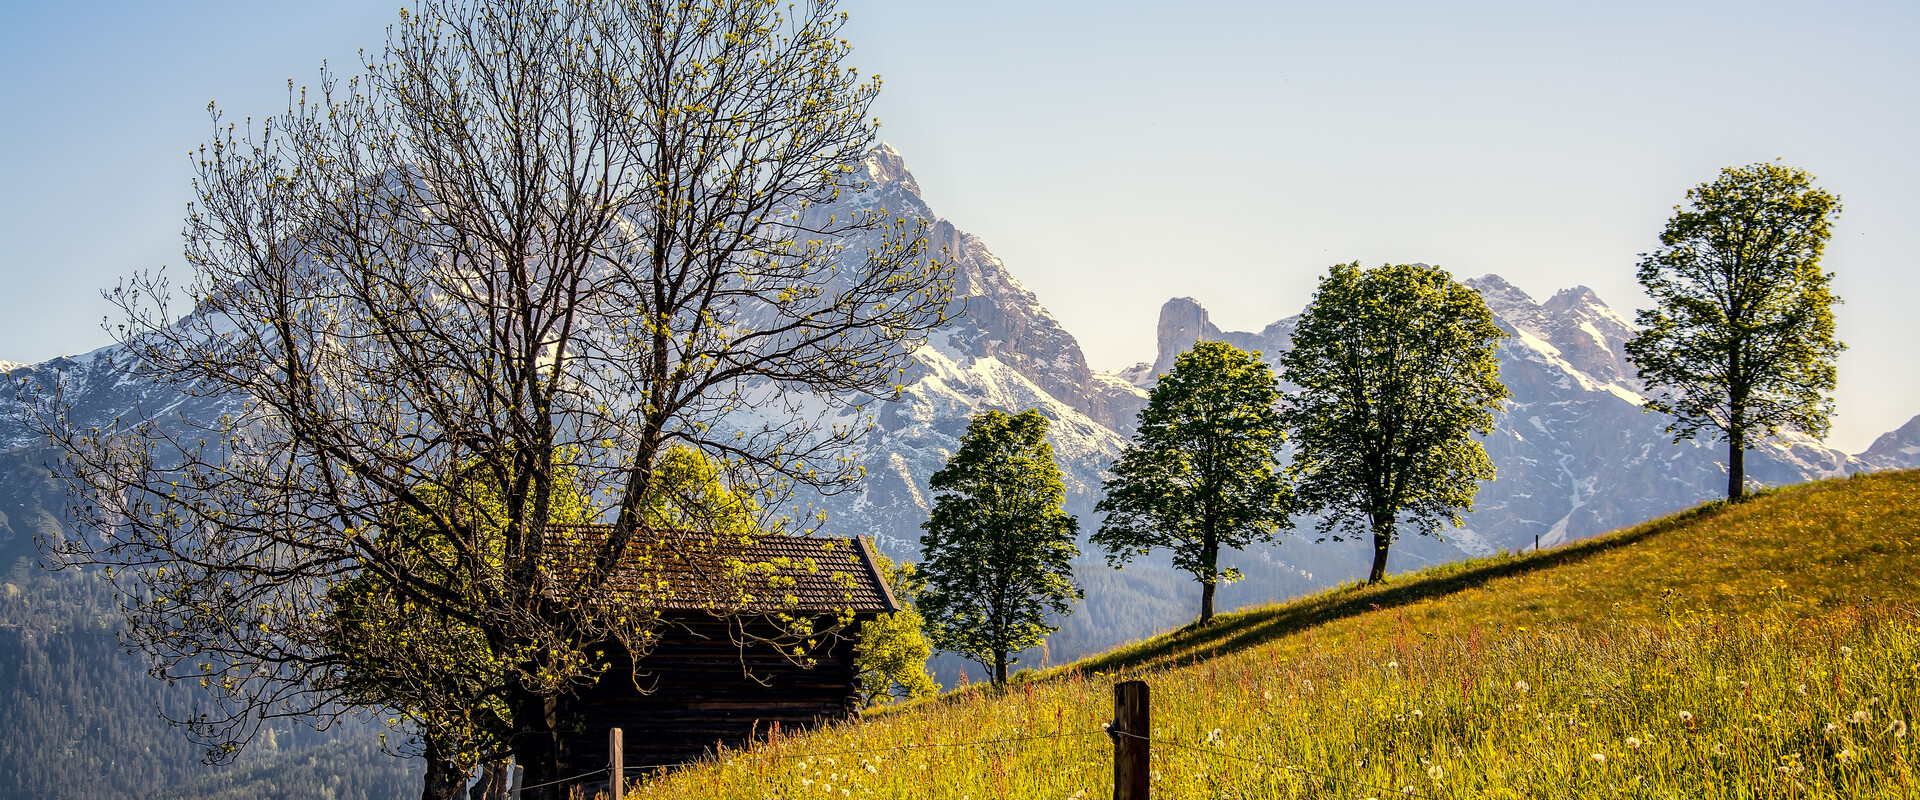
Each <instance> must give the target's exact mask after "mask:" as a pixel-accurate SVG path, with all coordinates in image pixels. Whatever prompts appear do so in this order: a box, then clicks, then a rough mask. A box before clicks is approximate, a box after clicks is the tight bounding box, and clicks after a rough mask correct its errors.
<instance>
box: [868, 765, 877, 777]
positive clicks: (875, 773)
mask: <svg viewBox="0 0 1920 800" xmlns="http://www.w3.org/2000/svg"><path fill="white" fill-rule="evenodd" d="M867 774H868V775H878V774H880V770H877V769H874V768H873V765H872V764H868V765H867Z"/></svg>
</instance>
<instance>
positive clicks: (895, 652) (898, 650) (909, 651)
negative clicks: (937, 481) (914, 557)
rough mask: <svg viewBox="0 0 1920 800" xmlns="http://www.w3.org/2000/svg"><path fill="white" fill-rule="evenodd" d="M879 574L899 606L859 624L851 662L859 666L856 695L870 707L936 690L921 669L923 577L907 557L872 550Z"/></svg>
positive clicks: (929, 648) (925, 646)
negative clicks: (898, 557) (902, 557)
mask: <svg viewBox="0 0 1920 800" xmlns="http://www.w3.org/2000/svg"><path fill="white" fill-rule="evenodd" d="M874 557H875V558H876V559H878V562H879V566H880V576H881V577H882V578H884V579H885V580H886V582H887V585H888V586H889V587H891V588H892V590H893V597H894V599H895V600H898V601H899V602H900V605H901V608H900V610H899V611H895V612H893V613H891V614H880V615H878V616H876V617H874V618H873V619H872V620H870V621H868V622H865V623H862V624H861V625H860V631H859V642H860V649H859V652H858V653H857V654H856V655H855V656H854V665H855V666H856V667H857V668H858V669H859V671H860V695H861V699H862V700H864V701H865V703H866V705H868V706H873V705H877V704H879V703H881V702H883V701H886V700H891V699H895V698H901V699H920V698H926V697H932V696H934V695H936V694H939V693H940V684H939V683H938V682H936V681H935V680H934V679H933V674H932V673H930V672H928V671H927V659H929V658H932V657H933V644H932V642H929V641H928V640H927V634H926V618H925V617H922V616H920V610H919V608H918V602H919V597H920V593H921V592H922V591H924V590H925V589H926V585H927V580H926V577H925V576H923V575H921V574H920V573H919V571H918V570H916V569H914V567H913V564H912V563H911V562H907V561H900V562H895V561H894V560H893V559H890V558H887V557H886V556H884V555H880V554H878V553H876V554H874Z"/></svg>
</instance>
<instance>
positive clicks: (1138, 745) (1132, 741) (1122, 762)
mask: <svg viewBox="0 0 1920 800" xmlns="http://www.w3.org/2000/svg"><path fill="white" fill-rule="evenodd" d="M1148 709H1149V703H1148V692H1147V682H1146V681H1122V682H1120V683H1116V684H1114V685H1113V729H1114V730H1115V731H1116V732H1117V733H1116V734H1115V735H1114V737H1113V800H1148V792H1149V791H1151V789H1150V784H1149V783H1148V780H1147V779H1148V778H1149V777H1150V776H1151V775H1152V772H1151V770H1152V768H1151V766H1150V763H1151V759H1152V757H1153V742H1152V741H1150V737H1152V736H1153V724H1152V719H1151V718H1150V716H1149V710H1148Z"/></svg>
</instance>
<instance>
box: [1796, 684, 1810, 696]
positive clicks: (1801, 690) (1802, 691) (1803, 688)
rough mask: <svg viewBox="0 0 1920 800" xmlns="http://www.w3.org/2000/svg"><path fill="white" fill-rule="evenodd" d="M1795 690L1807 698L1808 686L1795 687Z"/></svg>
mask: <svg viewBox="0 0 1920 800" xmlns="http://www.w3.org/2000/svg"><path fill="white" fill-rule="evenodd" d="M1793 690H1794V691H1796V692H1799V693H1800V696H1801V697H1806V696H1807V685H1806V684H1804V683H1803V684H1800V685H1799V686H1795V687H1793Z"/></svg>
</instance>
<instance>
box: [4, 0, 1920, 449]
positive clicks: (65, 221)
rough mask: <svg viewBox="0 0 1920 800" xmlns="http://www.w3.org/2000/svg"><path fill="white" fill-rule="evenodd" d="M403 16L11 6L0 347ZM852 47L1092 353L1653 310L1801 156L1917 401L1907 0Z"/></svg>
mask: <svg viewBox="0 0 1920 800" xmlns="http://www.w3.org/2000/svg"><path fill="white" fill-rule="evenodd" d="M398 8H399V5H398V4H397V3H396V2H394V0H385V2H357V1H355V0H342V1H340V2H329V3H292V2H253V3H240V2H215V1H213V0H200V1H198V2H195V1H192V0H188V1H186V2H169V3H132V2H88V1H87V0H77V1H76V2H66V3H27V2H20V1H19V0H12V1H11V2H8V3H5V4H0V77H3V78H4V80H0V189H3V190H0V360H12V361H24V362H37V361H41V360H45V359H47V358H50V357H53V356H56V355H62V354H69V353H78V352H84V351H87V350H91V349H94V348H96V347H99V346H102V345H104V344H107V343H108V342H109V341H110V338H109V336H108V335H107V334H106V333H105V332H103V331H102V329H101V321H102V319H103V317H105V316H106V315H108V314H109V313H110V312H111V311H112V309H111V308H110V307H109V306H108V305H107V304H106V303H105V301H103V300H102V299H101V298H100V291H101V290H102V289H105V288H108V287H111V286H112V285H113V284H114V283H115V282H116V281H117V280H118V279H119V278H120V277H121V276H124V275H127V274H129V273H131V272H133V271H135V270H139V269H147V268H153V267H158V266H161V265H174V266H175V268H176V269H177V267H178V265H179V264H180V263H181V258H180V236H179V232H180V226H181V221H182V219H183V217H184V215H185V211H186V207H187V203H188V201H189V200H190V199H191V195H192V191H191V183H190V181H191V177H192V176H191V169H190V166H191V165H190V160H189V156H188V154H189V152H190V151H191V150H192V149H193V148H194V147H195V146H196V145H198V144H199V143H200V142H202V141H205V140H207V139H208V138H209V135H210V134H211V132H212V130H213V127H212V124H211V122H210V121H209V119H208V116H207V104H208V103H209V102H210V101H217V102H218V103H219V105H220V107H221V108H223V109H225V110H226V113H227V115H228V119H233V120H238V119H244V118H245V117H248V116H251V117H254V118H256V119H258V118H261V117H265V116H269V115H271V114H273V113H276V112H278V111H280V110H283V109H284V108H285V106H286V103H287V81H288V80H289V79H292V80H293V81H295V82H296V84H298V85H305V84H310V83H312V81H313V78H314V76H315V75H316V74H317V70H318V67H319V66H320V64H321V62H322V61H323V60H325V61H331V62H332V63H333V64H335V65H336V66H349V65H352V64H354V63H355V62H356V61H357V59H358V53H359V51H360V49H361V48H367V49H377V48H378V47H379V45H380V44H381V43H382V42H383V40H384V28H385V26H386V25H387V24H388V23H389V22H390V21H392V20H393V19H394V18H395V15H396V13H397V11H398ZM841 8H842V9H844V10H846V11H848V12H850V13H851V14H852V17H853V22H852V23H851V24H850V25H849V26H848V28H847V30H846V37H847V38H848V39H849V40H850V41H851V42H852V44H853V47H854V53H853V57H852V58H851V59H850V61H849V63H850V64H851V65H853V66H855V67H858V68H859V69H860V70H862V71H863V72H865V73H869V74H879V75H880V76H881V77H882V79H883V81H884V89H883V91H882V94H881V99H880V101H879V103H878V104H877V106H876V109H875V113H876V114H877V115H878V116H879V117H880V119H881V121H882V128H881V137H882V138H883V139H885V140H886V141H888V142H889V143H891V144H893V145H894V146H895V147H896V148H898V149H899V150H900V151H901V152H902V154H904V155H905V157H906V159H907V163H908V164H909V166H910V167H911V168H912V169H913V171H914V174H915V176H916V178H917V179H918V181H919V184H920V187H921V189H922V192H923V194H924V195H925V197H926V199H927V201H928V203H929V204H930V205H931V206H932V208H933V209H934V210H935V212H936V213H938V214H940V215H941V216H943V217H945V218H947V219H949V220H951V221H952V222H953V223H954V224H955V225H956V226H958V227H960V228H961V229H963V230H966V231H970V232H972V233H975V234H978V235H979V236H980V237H981V238H982V239H983V240H984V241H985V242H986V243H987V246H988V247H989V248H990V249H991V250H993V252H994V253H995V254H996V255H998V256H999V257H1000V258H1001V259H1002V260H1004V261H1005V262H1006V264H1007V265H1008V267H1009V269H1011V270H1012V271H1013V273H1014V274H1015V275H1017V276H1018V277H1019V278H1020V279H1021V280H1022V281H1023V282H1025V283H1026V285H1027V286H1028V287H1029V288H1031V289H1033V290H1034V291H1035V293H1037V294H1038V295H1039V298H1040V300H1041V302H1042V303H1043V304H1045V305H1046V306H1047V307H1048V308H1049V309H1050V310H1051V311H1052V312H1053V313H1054V314H1055V316H1057V317H1058V318H1059V319H1060V320H1061V322H1062V323H1063V324H1064V325H1065V326H1066V328H1067V329H1068V330H1069V331H1071V332H1073V333H1074V335H1075V336H1077V337H1078V338H1079V340H1080V343H1081V345H1082V347H1083V348H1084V349H1085V351H1086V354H1087V358H1088V360H1089V362H1090V364H1091V365H1092V366H1093V367H1094V368H1096V369H1119V368H1123V367H1126V366H1129V365H1131V364H1133V363H1135V362H1138V361H1147V360H1151V359H1152V358H1153V356H1154V352H1153V348H1154V331H1155V323H1156V320H1157V318H1158V313H1159V308H1160V305H1161V304H1162V303H1164V302H1165V301H1166V300H1167V299H1168V298H1170V297H1177V296H1189V297H1193V298H1195V299H1196V300H1198V301H1199V302H1200V303H1201V304H1202V305H1204V306H1205V307H1206V308H1207V309H1208V310H1209V311H1210V312H1211V313H1212V316H1213V319H1214V321H1215V323H1216V324H1219V325H1220V326H1221V327H1223V328H1226V329H1230V330H1233V329H1238V330H1257V329H1259V328H1261V327H1263V326H1265V325H1266V324H1268V323H1270V322H1273V321H1274V320H1276V319H1279V318H1281V317H1284V316H1288V315H1290V314H1294V313H1297V312H1298V311H1299V310H1300V309H1301V308H1302V307H1303V306H1304V305H1305V304H1306V302H1307V301H1308V299H1309V298H1310V296H1311V294H1312V291H1313V288H1314V285H1315V283H1316V281H1318V279H1319V278H1320V277H1321V276H1323V275H1324V274H1325V273H1326V270H1327V267H1328V266H1330V265H1332V264H1334V263H1343V262H1348V261H1360V262H1361V263H1362V264H1365V265H1368V266H1372V265H1376V264H1380V263H1388V262H1393V263H1399V262H1411V261H1422V262H1426V263H1431V264H1438V265H1440V266H1443V267H1445V268H1447V269H1448V270H1450V271H1451V272H1452V273H1453V274H1454V275H1455V276H1456V277H1460V278H1468V277H1475V276H1479V275H1482V274H1487V273H1496V274H1499V275H1501V276H1503V277H1505V278H1507V279H1508V280H1509V281H1511V282H1513V283H1514V284H1515V285H1517V286H1519V287H1521V288H1522V289H1524V290H1526V291H1527V292H1529V293H1530V294H1532V295H1533V296H1534V297H1535V298H1536V299H1538V300H1545V299H1546V298H1548V297H1550V296H1552V294H1553V293H1554V292H1555V291H1558V290H1560V289H1564V288H1567V287H1570V286H1574V285H1586V286H1589V287H1592V288H1593V289H1594V290H1595V291H1596V292H1598V293H1599V295H1600V296H1601V298H1602V299H1604V300H1605V301H1607V302H1608V303H1609V304H1611V305H1613V306H1614V307H1615V308H1616V309H1618V310H1620V311H1621V312H1622V313H1624V314H1627V315H1629V316H1631V312H1632V309H1634V308H1637V307H1641V306H1644V305H1645V304H1646V298H1645V296H1644V295H1643V294H1642V293H1641V292H1640V291H1639V288H1638V286H1637V284H1636V283H1635V282H1634V267H1635V264H1636V263H1637V262H1638V260H1639V255H1640V254H1642V253H1645V252H1647V251H1649V250H1652V249H1653V248H1654V247H1656V246H1657V245H1658V239H1657V237H1658V235H1659V232H1660V229H1661V226H1662V225H1663V224H1664V222H1665V220H1666V219H1667V217H1668V216H1670V215H1671V213H1672V209H1673V207H1674V206H1675V205H1677V204H1679V203H1681V202H1682V201H1683V200H1684V195H1685V192H1686V190H1687V189H1688V188H1690V187H1692V186H1695V185H1698V184H1700V183H1703V182H1706V181H1709V180H1712V179H1713V178H1714V176H1715V175H1716V174H1717V172H1718V171H1719V169H1721V168H1722V167H1727V166H1737V165H1744V164H1750V163H1754V162H1758V161H1773V160H1775V159H1780V160H1782V163H1786V164H1790V165H1793V166H1797V167H1801V168H1804V169H1806V170H1808V171H1810V172H1812V173H1813V174H1814V175H1816V176H1817V177H1818V179H1819V181H1818V182H1819V185H1820V186H1822V187H1824V188H1826V189H1828V190H1830V191H1833V192H1835V193H1837V194H1839V195H1840V196H1841V197H1842V199H1843V203H1844V206H1845V210H1844V212H1843V214H1842V216H1841V218H1840V219H1839V221H1838V223H1837V224H1836V226H1835V233H1834V238H1833V241H1832V242H1831V244H1830V245H1829V247H1828V250H1827V256H1826V260H1825V262H1824V263H1825V265H1826V267H1827V268H1828V269H1829V270H1831V271H1833V272H1834V273H1835V274H1836V278H1835V289H1836V292H1837V293H1838V294H1839V295H1840V296H1841V297H1842V298H1843V299H1844V300H1845V304H1844V305H1842V306H1840V307H1839V309H1838V310H1837V315H1838V320H1839V333H1840V337H1841V339H1842V340H1843V341H1845V342H1846V343H1847V344H1848V345H1849V348H1850V349H1849V350H1848V351H1847V352H1846V353H1845V354H1844V355H1843V356H1842V357H1841V359H1840V364H1839V370H1840V386H1839V390H1838V392H1837V400H1838V404H1839V414H1838V416H1837V417H1836V418H1835V420H1834V427H1833V434H1832V435H1831V436H1830V437H1829V439H1828V441H1829V443H1831V444H1833V445H1835V446H1837V447H1841V448H1843V449H1846V450H1848V451H1849V452H1858V451H1859V450H1862V449H1864V448H1865V447H1866V446H1867V445H1868V444H1870V443H1871V441H1872V440H1873V438H1874V437H1875V436H1877V435H1878V434H1880V433H1882V432H1884V431H1887V430H1890V429H1892V428H1894V427H1897V426H1898V425H1900V424H1902V423H1903V422H1905V421H1906V420H1907V419H1908V418H1909V417H1912V416H1913V415H1914V414H1916V413H1920V358H1916V357H1915V356H1914V355H1913V353H1912V347H1913V346H1914V345H1915V344H1916V342H1917V341H1920V336H1917V335H1916V333H1920V324H1916V322H1915V320H1916V315H1917V314H1920V270H1916V269H1915V268H1914V267H1915V265H1914V263H1913V254H1915V253H1920V224H1917V223H1920V4H1916V3H1913V2H1910V1H1908V2H1882V3H1849V2H1826V3H1820V4H1809V3H1770V2H1692V1H1690V0H1667V1H1666V2H1657V3H1656V2H1612V3H1585V4H1573V3H1560V2H1538V0H1534V1H1533V2H1513V3H1495V2H1482V3H1469V2H1457V3H1446V4H1441V3H1416V2H1364V1H1362V2H1341V3H1326V2H1313V3H1281V2H1262V3H1225V2H1184V3H1154V4H1149V3H1132V2H1106V3H1088V2H1077V3H1069V2H1048V1H1047V0H1023V1H1022V2H999V1H998V0H975V1H974V2H966V3H932V2H901V1H900V0H894V1H893V2H884V1H883V0H846V1H845V2H843V3H842V4H841Z"/></svg>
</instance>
